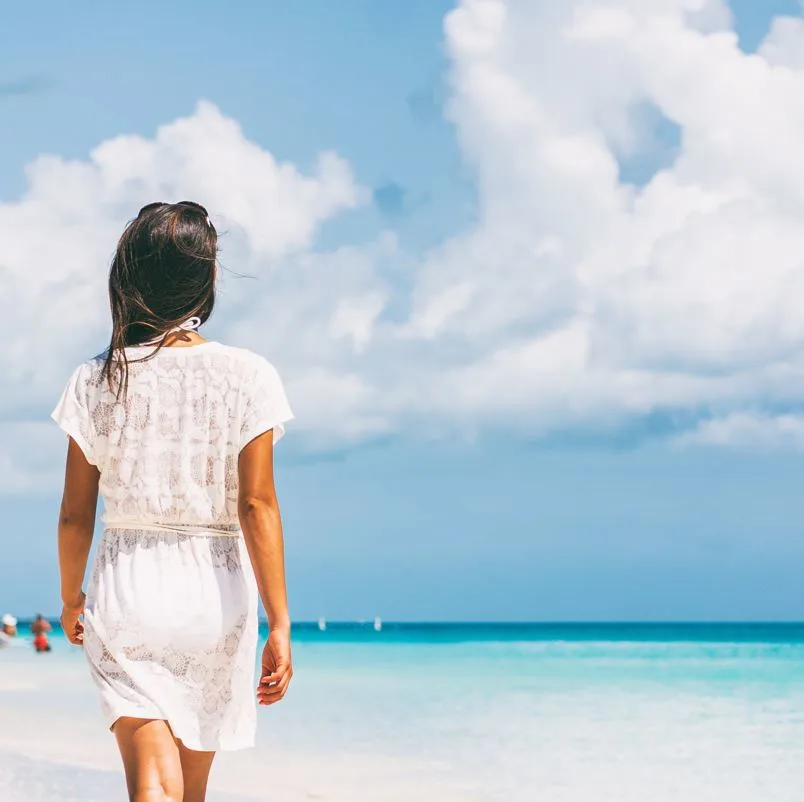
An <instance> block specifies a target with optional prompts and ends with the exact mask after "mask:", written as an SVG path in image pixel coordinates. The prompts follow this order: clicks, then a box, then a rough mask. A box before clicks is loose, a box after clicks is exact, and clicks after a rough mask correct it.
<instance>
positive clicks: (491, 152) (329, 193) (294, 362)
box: [0, 0, 804, 447]
mask: <svg viewBox="0 0 804 802" xmlns="http://www.w3.org/2000/svg"><path fill="white" fill-rule="evenodd" d="M444 36H445V41H446V48H447V52H448V55H449V59H450V72H449V76H448V81H447V86H448V97H447V104H446V111H447V114H448V116H449V119H450V120H451V122H452V124H453V126H454V131H455V135H456V137H457V139H458V143H459V146H460V148H461V152H462V154H463V156H464V159H465V162H466V164H467V166H468V168H469V169H470V170H472V171H473V173H474V176H475V178H476V182H477V194H478V200H479V202H478V209H479V213H478V218H477V220H476V222H475V223H474V224H473V225H472V226H471V227H470V228H468V229H467V230H465V231H463V232H461V233H460V234H458V235H457V236H455V237H452V238H451V239H449V240H447V241H445V242H443V243H441V244H440V245H439V246H438V247H436V248H434V249H432V250H431V251H430V252H428V253H426V254H406V253H402V252H400V250H399V247H398V245H397V242H396V239H395V237H394V236H393V234H392V233H389V234H387V235H384V236H382V237H380V238H379V239H377V241H375V242H370V243H368V244H365V243H343V245H342V246H341V247H340V248H336V249H334V250H327V251H323V250H321V249H320V247H319V246H318V240H317V235H318V233H319V231H320V229H321V226H322V225H323V224H324V223H325V222H326V221H328V220H330V219H332V218H335V217H337V216H338V215H340V214H343V213H345V212H347V211H348V210H349V209H352V208H354V207H356V206H358V205H360V204H366V203H371V201H372V193H371V191H370V190H367V189H365V188H362V187H361V186H359V183H358V182H357V180H356V179H355V177H354V175H353V172H352V169H351V167H350V165H348V164H347V163H346V162H344V161H343V159H341V158H339V157H338V156H337V155H335V154H331V153H328V154H322V155H321V156H320V158H319V159H318V162H317V163H316V166H315V168H314V170H313V171H312V173H311V174H309V175H305V174H303V173H302V172H301V171H300V170H299V169H298V168H296V167H295V166H294V165H292V164H283V163H280V162H278V161H277V160H276V159H275V158H274V157H273V156H272V155H271V153H270V152H269V151H268V150H266V149H265V148H264V147H262V146H260V145H258V144H256V143H254V142H251V141H249V140H248V139H247V138H246V137H245V136H244V135H243V132H242V131H241V130H240V128H239V127H238V125H237V123H236V122H235V121H234V120H231V119H229V118H227V117H226V116H225V115H224V114H223V113H222V112H221V111H220V110H218V109H217V108H215V107H214V106H212V105H210V104H208V103H204V102H202V103H200V104H199V106H198V108H197V109H196V110H195V112H194V113H193V114H191V115H190V116H188V117H185V118H182V119H178V120H175V121H173V122H169V123H167V124H166V125H164V126H163V127H162V128H160V129H159V130H158V131H157V132H156V134H155V135H154V136H153V137H140V136H120V137H118V138H115V139H113V140H111V141H108V142H105V143H102V144H101V145H99V146H98V147H97V148H96V149H95V151H93V152H92V153H91V154H90V156H89V158H88V159H87V160H84V161H66V160H64V159H61V158H58V157H41V158H40V159H38V160H37V161H36V162H34V163H33V164H32V165H30V167H29V169H28V178H29V187H28V191H27V192H26V194H25V195H24V197H22V198H21V199H20V200H18V201H16V202H12V203H6V204H2V205H0V289H2V292H3V298H4V299H6V304H5V305H4V315H3V316H2V319H0V336H2V337H3V340H4V342H5V343H6V344H7V345H6V348H4V350H3V352H2V353H0V370H2V371H3V373H4V376H5V377H6V378H7V382H6V386H7V388H8V389H7V391H6V392H4V393H3V395H2V400H1V401H0V404H1V405H2V410H1V411H2V414H3V415H5V417H6V418H7V419H15V418H18V419H20V418H21V419H24V418H25V417H26V415H30V413H28V412H27V410H30V409H33V408H37V409H38V408H39V406H44V405H45V404H49V403H50V402H51V401H52V400H53V398H54V396H55V395H56V393H57V392H58V385H59V383H60V382H61V380H62V379H63V378H64V377H65V375H66V373H67V371H68V366H69V365H70V364H71V363H72V362H74V361H75V360H77V359H79V358H81V357H83V356H84V355H85V354H87V353H91V352H93V350H97V349H98V344H99V342H100V343H102V342H103V339H104V338H105V332H106V327H107V325H108V324H107V311H106V301H105V290H104V280H105V272H106V266H107V264H108V258H109V255H110V253H111V251H112V249H113V246H114V242H115V239H116V237H117V236H118V235H119V232H120V230H121V229H122V226H123V224H124V223H125V221H126V219H127V218H128V217H129V216H130V215H131V214H132V213H133V212H134V211H135V210H136V208H137V207H138V205H140V204H141V203H144V202H147V201H151V200H153V199H155V198H161V199H166V200H178V199H180V198H182V197H187V198H198V199H200V200H202V201H203V202H205V203H206V204H207V205H208V206H209V207H210V209H211V210H212V212H213V216H214V217H215V219H216V222H218V223H219V225H220V227H221V228H223V229H225V230H226V231H227V232H228V234H227V237H226V238H225V240H224V253H223V259H224V264H226V265H229V266H231V267H232V268H234V270H236V271H238V272H242V273H246V274H249V275H251V276H253V277H254V278H253V279H237V278H234V277H230V276H227V275H224V279H223V292H222V297H221V313H220V317H219V319H218V321H217V322H216V325H217V326H218V330H219V331H220V332H221V334H222V336H225V337H227V338H228V339H230V340H231V341H232V342H235V343H236V344H241V345H246V346H250V347H253V348H255V349H257V350H259V351H262V352H263V353H265V354H266V355H267V356H269V358H273V359H274V360H275V361H276V362H277V363H278V364H279V366H280V368H281V369H282V372H283V374H284V375H285V377H286V380H287V383H288V387H289V391H290V394H291V397H292V398H293V400H294V403H295V406H296V408H297V412H299V413H300V414H299V421H298V426H299V427H300V429H301V430H302V432H303V433H304V434H305V435H306V437H307V441H308V442H309V443H311V444H313V446H314V447H318V446H327V445H329V444H331V443H334V442H339V443H343V442H350V441H354V440H356V439H361V438H365V437H374V436H377V435H379V434H387V433H393V432H396V431H402V430H407V431H416V432H426V433H427V435H428V436H430V435H436V436H437V435H445V434H449V435H452V434H454V433H455V432H459V433H467V432H470V433H471V432H476V431H479V430H483V429H486V428H499V427H510V428H511V429H512V430H513V431H516V432H527V433H529V434H535V435H539V434H545V433H549V432H556V431H558V432H560V431H562V430H569V429H572V428H574V427H578V426H582V427H584V429H585V430H588V429H589V428H594V427H600V428H601V430H604V431H609V430H611V429H612V428H614V429H616V428H617V427H618V426H628V425H630V424H632V423H633V422H634V421H635V419H642V418H649V417H650V416H652V415H655V414H657V413H658V414H663V413H666V414H667V415H668V416H670V417H671V418H672V419H674V420H678V421H679V424H678V426H679V431H678V432H677V433H676V434H677V436H678V438H680V439H681V440H682V441H686V442H708V443H725V442H728V441H730V440H732V439H735V438H737V439H742V440H743V441H747V440H748V439H752V440H753V441H754V442H757V441H758V440H762V442H765V443H768V442H770V443H775V442H780V441H781V440H784V439H785V438H786V437H788V436H789V437H790V438H791V440H792V441H794V442H796V443H801V442H802V438H801V437H800V436H798V435H794V431H797V429H796V426H797V425H798V424H797V423H796V421H798V420H799V418H798V416H797V415H798V413H797V409H798V408H804V389H803V388H804V315H802V314H801V313H800V311H799V306H800V298H801V297H802V296H803V295H804V226H802V225H801V220H802V218H804V183H803V182H802V181H801V180H800V176H801V175H802V174H804V61H803V60H802V57H801V53H802V52H804V25H802V23H801V20H800V19H793V18H778V19H776V20H775V21H774V23H773V25H772V28H771V30H770V31H769V33H768V36H767V38H766V39H765V41H764V42H763V43H762V45H761V47H760V49H759V51H758V52H757V53H756V54H746V53H744V52H742V51H741V50H740V48H739V46H738V41H737V37H736V35H735V33H734V31H733V29H732V20H731V14H730V12H729V9H728V7H727V6H726V4H725V3H724V2H721V0H607V1H606V2H591V1H590V0H566V2H562V3H556V2H553V0H507V2H503V0H462V2H460V3H458V5H457V6H456V8H455V9H454V10H453V11H452V12H451V13H449V14H448V15H447V17H446V19H445V23H444ZM661 123H666V124H667V125H668V126H672V127H673V129H674V130H676V131H678V134H679V136H678V142H677V143H674V147H673V148H672V150H668V149H666V148H665V149H664V152H663V153H662V159H661V160H659V161H657V162H656V163H657V164H660V165H661V166H660V168H659V169H657V171H656V172H655V174H654V175H652V176H649V178H648V180H646V181H645V182H644V183H643V184H641V185H639V186H636V185H634V184H633V183H632V182H631V181H629V180H627V176H624V174H623V164H624V163H626V162H627V161H628V160H629V159H634V158H640V157H643V156H645V157H649V156H650V153H651V151H652V149H654V148H656V147H657V134H656V126H657V124H661ZM661 144H662V143H659V146H661ZM668 153H669V157H668ZM22 333H24V336H23V335H22ZM774 409H786V410H788V413H785V414H786V415H787V417H784V416H782V417H779V416H778V415H776V414H775V413H773V412H771V411H769V410H774ZM23 410H25V412H23ZM411 424H414V425H413V426H411ZM748 430H750V431H751V432H752V433H753V434H751V436H750V438H749V437H748V435H746V432H747V431H748ZM760 430H763V431H764V430H767V432H768V434H767V436H766V437H765V439H764V440H763V439H762V437H760V436H759V435H758V434H757V432H759V431H760Z"/></svg>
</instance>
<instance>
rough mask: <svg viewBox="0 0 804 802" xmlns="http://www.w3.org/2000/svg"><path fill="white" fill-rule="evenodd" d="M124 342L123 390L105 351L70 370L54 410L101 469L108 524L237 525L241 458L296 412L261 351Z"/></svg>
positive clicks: (214, 344)
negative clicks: (112, 380)
mask: <svg viewBox="0 0 804 802" xmlns="http://www.w3.org/2000/svg"><path fill="white" fill-rule="evenodd" d="M152 351H153V348H152V347H150V346H141V347H134V348H128V349H126V355H127V358H128V360H129V374H128V386H127V388H126V392H125V394H124V396H122V397H121V398H120V399H119V400H118V399H117V398H116V393H115V392H114V391H113V390H112V389H111V388H110V387H109V384H108V382H107V381H105V380H104V379H103V378H102V377H101V371H102V367H103V363H102V360H101V359H94V360H90V361H88V362H85V363H84V364H82V365H81V366H79V368H78V369H77V370H76V371H75V372H74V374H73V376H72V378H71V380H70V382H69V384H68V386H67V389H66V390H65V392H64V395H63V396H62V399H61V401H60V403H59V406H58V407H57V409H56V411H55V412H54V417H56V418H57V419H58V421H59V423H60V425H61V426H62V428H64V429H65V430H66V431H67V433H68V434H70V435H71V436H72V438H73V439H74V440H75V441H76V442H77V443H78V445H79V446H80V447H81V450H82V451H83V452H84V454H85V456H86V457H87V460H88V461H89V462H91V463H92V464H94V465H96V466H97V467H98V469H99V471H100V484H99V489H100V492H101V494H102V495H103V497H104V501H105V506H106V511H105V515H104V520H105V521H106V524H107V526H110V527H114V526H116V525H132V524H141V525H145V526H147V525H149V524H155V525H163V526H175V527H177V528H179V527H181V528H184V527H189V528H194V527H195V528H202V529H203V528H215V529H217V528H226V529H229V528H237V526H238V518H237V490H238V473H237V459H238V455H239V453H240V450H241V449H242V448H243V447H244V446H245V445H246V444H247V443H248V442H250V441H251V440H252V439H253V438H254V437H256V436H258V435H259V434H262V433H263V432H266V431H268V430H269V429H273V432H274V435H273V436H274V442H276V441H277V440H278V439H279V438H280V437H281V436H282V434H283V431H284V429H283V426H282V424H283V423H284V422H285V421H287V420H289V419H290V418H291V417H292V413H291V411H290V408H289V407H288V402H287V399H286V396H285V392H284V389H283V387H282V383H281V381H280V379H279V376H278V374H277V372H276V370H275V369H274V368H273V366H272V365H271V364H270V363H269V362H267V361H266V360H265V359H263V358H262V357H260V356H257V355H256V354H254V353H252V352H251V351H247V350H245V349H241V348H233V347H231V346H226V345H223V344H221V343H217V342H210V341H207V342H203V343H200V344H198V345H193V346H185V347H171V348H162V349H160V350H159V351H158V352H157V353H156V354H154V355H153V356H152V357H151V358H148V359H144V360H143V357H146V356H148V355H150V354H151V352H152Z"/></svg>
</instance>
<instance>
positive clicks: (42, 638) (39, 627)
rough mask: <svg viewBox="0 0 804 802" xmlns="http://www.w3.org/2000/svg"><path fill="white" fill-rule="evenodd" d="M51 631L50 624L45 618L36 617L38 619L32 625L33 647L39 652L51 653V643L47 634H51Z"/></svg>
mask: <svg viewBox="0 0 804 802" xmlns="http://www.w3.org/2000/svg"><path fill="white" fill-rule="evenodd" d="M51 629H52V627H51V626H50V622H49V621H48V620H47V619H46V618H45V617H44V616H42V615H37V616H36V619H35V620H34V622H33V623H32V624H31V634H32V635H33V636H34V641H33V645H34V649H36V651H37V652H49V651H50V641H49V640H48V637H47V633H48V632H50V630H51Z"/></svg>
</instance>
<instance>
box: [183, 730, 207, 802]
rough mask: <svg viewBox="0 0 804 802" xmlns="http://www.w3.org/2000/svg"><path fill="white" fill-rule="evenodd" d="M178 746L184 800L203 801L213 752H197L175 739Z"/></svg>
mask: <svg viewBox="0 0 804 802" xmlns="http://www.w3.org/2000/svg"><path fill="white" fill-rule="evenodd" d="M176 745H177V746H178V747H179V758H180V760H181V771H182V775H183V776H184V802H204V800H205V799H206V798H207V782H208V780H209V770H210V769H211V768H212V761H213V760H214V759H215V753H214V752H197V751H196V750H195V749H188V748H187V747H186V746H185V745H184V744H183V743H182V742H181V741H176Z"/></svg>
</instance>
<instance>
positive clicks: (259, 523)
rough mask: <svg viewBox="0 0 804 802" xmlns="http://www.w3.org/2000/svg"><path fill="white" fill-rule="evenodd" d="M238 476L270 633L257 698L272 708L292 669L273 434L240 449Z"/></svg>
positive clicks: (246, 535) (244, 527)
mask: <svg viewBox="0 0 804 802" xmlns="http://www.w3.org/2000/svg"><path fill="white" fill-rule="evenodd" d="M238 473H239V494H238V502H237V506H238V516H239V518H240V526H241V528H242V530H243V537H244V538H245V541H246V548H247V549H248V553H249V557H250V559H251V565H252V567H253V568H254V575H255V577H256V579H257V587H258V588H259V591H260V598H261V599H262V603H263V606H264V607H265V613H266V615H267V616H268V627H269V629H270V635H269V637H268V642H267V643H266V644H265V649H264V651H263V659H262V675H261V677H260V685H259V687H258V689H257V696H258V699H259V701H260V703H261V704H273V703H274V702H278V701H279V700H280V699H281V698H282V697H283V696H284V695H285V691H286V690H287V687H288V683H289V682H290V678H291V677H292V676H293V668H292V664H291V656H290V616H289V614H288V602H287V591H286V588H285V548H284V541H283V538H282V520H281V517H280V514H279V502H278V500H277V498H276V489H275V487H274V446H273V432H272V431H268V432H265V433H264V434H262V435H260V436H259V437H256V438H254V440H252V441H251V442H250V443H248V444H247V445H246V446H245V447H244V448H243V450H242V451H241V452H240V459H239V463H238Z"/></svg>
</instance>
